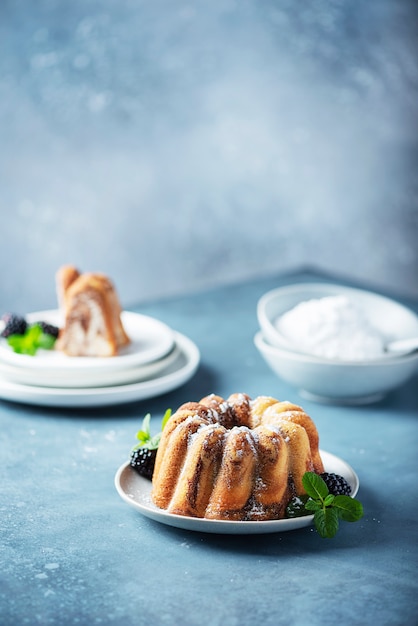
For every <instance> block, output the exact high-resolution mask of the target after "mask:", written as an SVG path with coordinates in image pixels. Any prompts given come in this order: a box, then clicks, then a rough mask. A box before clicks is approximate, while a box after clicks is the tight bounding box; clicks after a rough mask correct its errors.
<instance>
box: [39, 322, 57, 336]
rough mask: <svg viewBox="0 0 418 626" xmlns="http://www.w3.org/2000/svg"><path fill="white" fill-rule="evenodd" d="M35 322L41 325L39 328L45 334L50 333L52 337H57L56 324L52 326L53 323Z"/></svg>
mask: <svg viewBox="0 0 418 626" xmlns="http://www.w3.org/2000/svg"><path fill="white" fill-rule="evenodd" d="M36 323H37V324H38V326H40V327H41V330H42V332H43V333H44V334H45V335H51V337H54V339H57V338H58V333H59V331H60V329H59V328H58V326H54V324H49V323H48V322H36Z"/></svg>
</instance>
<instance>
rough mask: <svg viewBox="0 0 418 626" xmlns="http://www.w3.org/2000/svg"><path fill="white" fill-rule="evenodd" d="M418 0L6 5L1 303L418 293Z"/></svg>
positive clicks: (0, 10)
mask: <svg viewBox="0 0 418 626" xmlns="http://www.w3.org/2000/svg"><path fill="white" fill-rule="evenodd" d="M415 6H416V4H415V3H413V2H395V1H391V0H381V1H378V2H373V1H369V2H364V1H363V0H353V1H351V2H348V1H343V0H339V1H336V0H334V1H332V2H330V1H329V0H317V1H316V2H307V3H303V4H300V3H296V4H295V2H293V1H290V0H276V1H275V2H274V1H272V0H270V1H264V2H258V1H257V0H242V1H240V2H238V1H236V2H235V1H233V0H231V1H229V0H227V1H225V2H222V1H221V0H213V1H212V2H202V1H197V2H182V1H180V0H175V1H171V2H170V1H168V0H167V1H164V0H153V1H152V2H145V1H142V2H141V1H140V0H135V1H134V0H107V1H106V2H100V1H98V0H72V1H71V2H64V1H60V0H38V1H37V2H33V1H32V0H2V1H1V3H0V215H1V224H2V245H1V248H0V262H1V266H2V277H1V281H0V308H2V309H3V310H6V309H15V310H18V311H20V312H22V313H23V312H27V311H30V310H37V309H42V308H50V307H54V306H55V304H56V299H55V291H54V289H55V287H54V274H55V271H56V269H57V268H58V267H59V265H61V264H62V263H67V262H71V263H75V264H76V265H78V266H79V267H80V269H82V270H85V271H86V270H101V271H104V272H106V273H108V274H109V275H110V276H111V277H112V278H113V279H114V281H115V282H116V284H117V287H118V291H119V293H120V296H121V299H122V301H123V304H124V305H125V306H126V307H129V306H130V304H132V303H139V302H142V301H147V300H150V299H152V298H159V297H165V296H167V295H170V294H178V293H183V292H188V291H194V290H199V289H201V288H204V287H206V286H211V285H217V284H221V283H229V282H233V281H235V280H244V279H246V278H248V277H251V278H254V277H257V276H262V275H270V274H271V275H272V274H273V273H275V272H277V271H281V270H288V269H292V268H295V267H299V266H304V265H312V264H314V265H315V266H316V267H319V268H322V269H325V270H329V271H333V272H337V273H338V274H340V275H342V276H348V277H352V278H361V279H364V280H367V281H370V282H373V283H374V284H375V285H376V286H377V287H379V286H381V287H382V288H383V287H384V288H390V289H392V290H395V291H399V292H402V293H407V294H411V295H415V296H416V295H418V280H417V276H418V252H417V240H418V209H417V204H418V200H417V194H418V177H417V172H418V167H417V166H418V137H417V127H418V63H417V46H416V44H414V41H416V40H417V39H418V33H417V28H416V24H417V22H416V10H415V8H414V7H415Z"/></svg>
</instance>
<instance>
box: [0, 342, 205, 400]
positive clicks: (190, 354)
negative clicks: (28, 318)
mask: <svg viewBox="0 0 418 626" xmlns="http://www.w3.org/2000/svg"><path fill="white" fill-rule="evenodd" d="M174 339H175V342H176V344H177V345H178V347H179V350H180V353H179V355H178V357H177V358H176V360H175V361H174V362H173V363H171V365H169V366H168V367H167V368H166V369H164V370H163V371H162V372H160V374H159V375H158V376H157V377H155V378H152V379H150V380H145V381H141V382H137V383H130V384H127V385H116V386H111V387H97V388H96V387H89V388H84V389H81V388H80V389H79V388H76V389H68V388H57V387H36V386H30V385H22V384H19V383H13V382H10V381H8V380H5V379H4V378H2V377H1V376H0V398H2V399H3V400H11V401H13V402H22V403H24V404H35V405H39V406H54V407H65V408H73V407H99V406H111V405H115V404H123V403H125V402H134V401H137V400H145V399H148V398H154V397H156V396H159V395H161V394H163V393H167V392H168V391H172V390H173V389H177V387H180V386H181V385H183V384H184V383H186V382H187V381H188V380H189V379H190V378H191V377H192V376H193V375H194V374H195V372H196V370H197V368H198V365H199V361H200V353H199V350H198V348H197V346H196V345H195V344H194V343H193V342H192V341H191V340H190V339H189V338H188V337H186V336H185V335H181V334H180V333H177V332H174Z"/></svg>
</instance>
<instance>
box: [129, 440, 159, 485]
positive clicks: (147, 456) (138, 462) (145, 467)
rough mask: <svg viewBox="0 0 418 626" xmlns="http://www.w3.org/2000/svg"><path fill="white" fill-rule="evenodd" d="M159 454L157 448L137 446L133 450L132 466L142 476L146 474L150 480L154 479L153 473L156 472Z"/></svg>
mask: <svg viewBox="0 0 418 626" xmlns="http://www.w3.org/2000/svg"><path fill="white" fill-rule="evenodd" d="M156 456H157V449H156V448H155V449H151V448H146V447H145V446H141V447H140V448H136V449H135V450H133V451H132V452H131V460H130V464H131V467H133V468H134V469H136V471H137V472H138V473H139V474H141V476H145V478H148V479H149V480H151V479H152V475H153V473H154V466H155V457H156Z"/></svg>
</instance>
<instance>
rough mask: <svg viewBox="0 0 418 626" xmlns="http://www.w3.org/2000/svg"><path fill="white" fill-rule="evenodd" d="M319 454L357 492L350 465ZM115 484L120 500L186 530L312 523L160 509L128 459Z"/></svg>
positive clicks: (250, 530)
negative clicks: (218, 517) (234, 518)
mask: <svg viewBox="0 0 418 626" xmlns="http://www.w3.org/2000/svg"><path fill="white" fill-rule="evenodd" d="M321 457H322V460H323V463H324V468H325V471H326V472H334V473H335V474H339V475H340V476H344V478H345V479H346V480H347V482H348V484H349V485H350V487H351V490H352V496H353V497H354V496H355V495H356V494H357V492H358V489H359V485H360V483H359V479H358V476H357V474H356V473H355V471H354V470H353V469H352V467H350V465H348V463H346V462H345V461H343V460H342V459H340V458H339V457H337V456H334V455H333V454H330V453H329V452H324V451H323V450H321ZM115 486H116V490H117V492H118V493H119V495H120V497H121V498H122V500H124V501H125V502H127V503H128V504H129V505H130V506H132V507H133V508H134V509H136V510H137V511H139V512H140V513H142V515H145V517H149V518H151V519H153V520H155V521H157V522H161V523H162V524H166V525H168V526H174V527H176V528H183V529H185V530H195V531H199V532H203V533H217V534H230V535H258V534H266V533H278V532H285V531H288V530H297V529H298V528H303V527H304V526H310V525H311V524H312V523H313V515H306V516H304V517H296V518H293V519H281V520H268V521H265V522H233V521H227V520H209V519H203V518H199V517H186V516H183V515H173V514H172V513H167V511H164V510H163V509H159V508H158V507H156V506H155V504H153V502H152V500H151V487H152V484H151V481H150V480H147V479H146V478H144V477H143V476H140V474H138V472H137V471H136V470H134V469H133V468H132V467H131V466H130V464H129V461H128V462H127V463H124V464H123V465H122V466H121V467H120V468H119V469H118V471H117V473H116V476H115Z"/></svg>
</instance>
